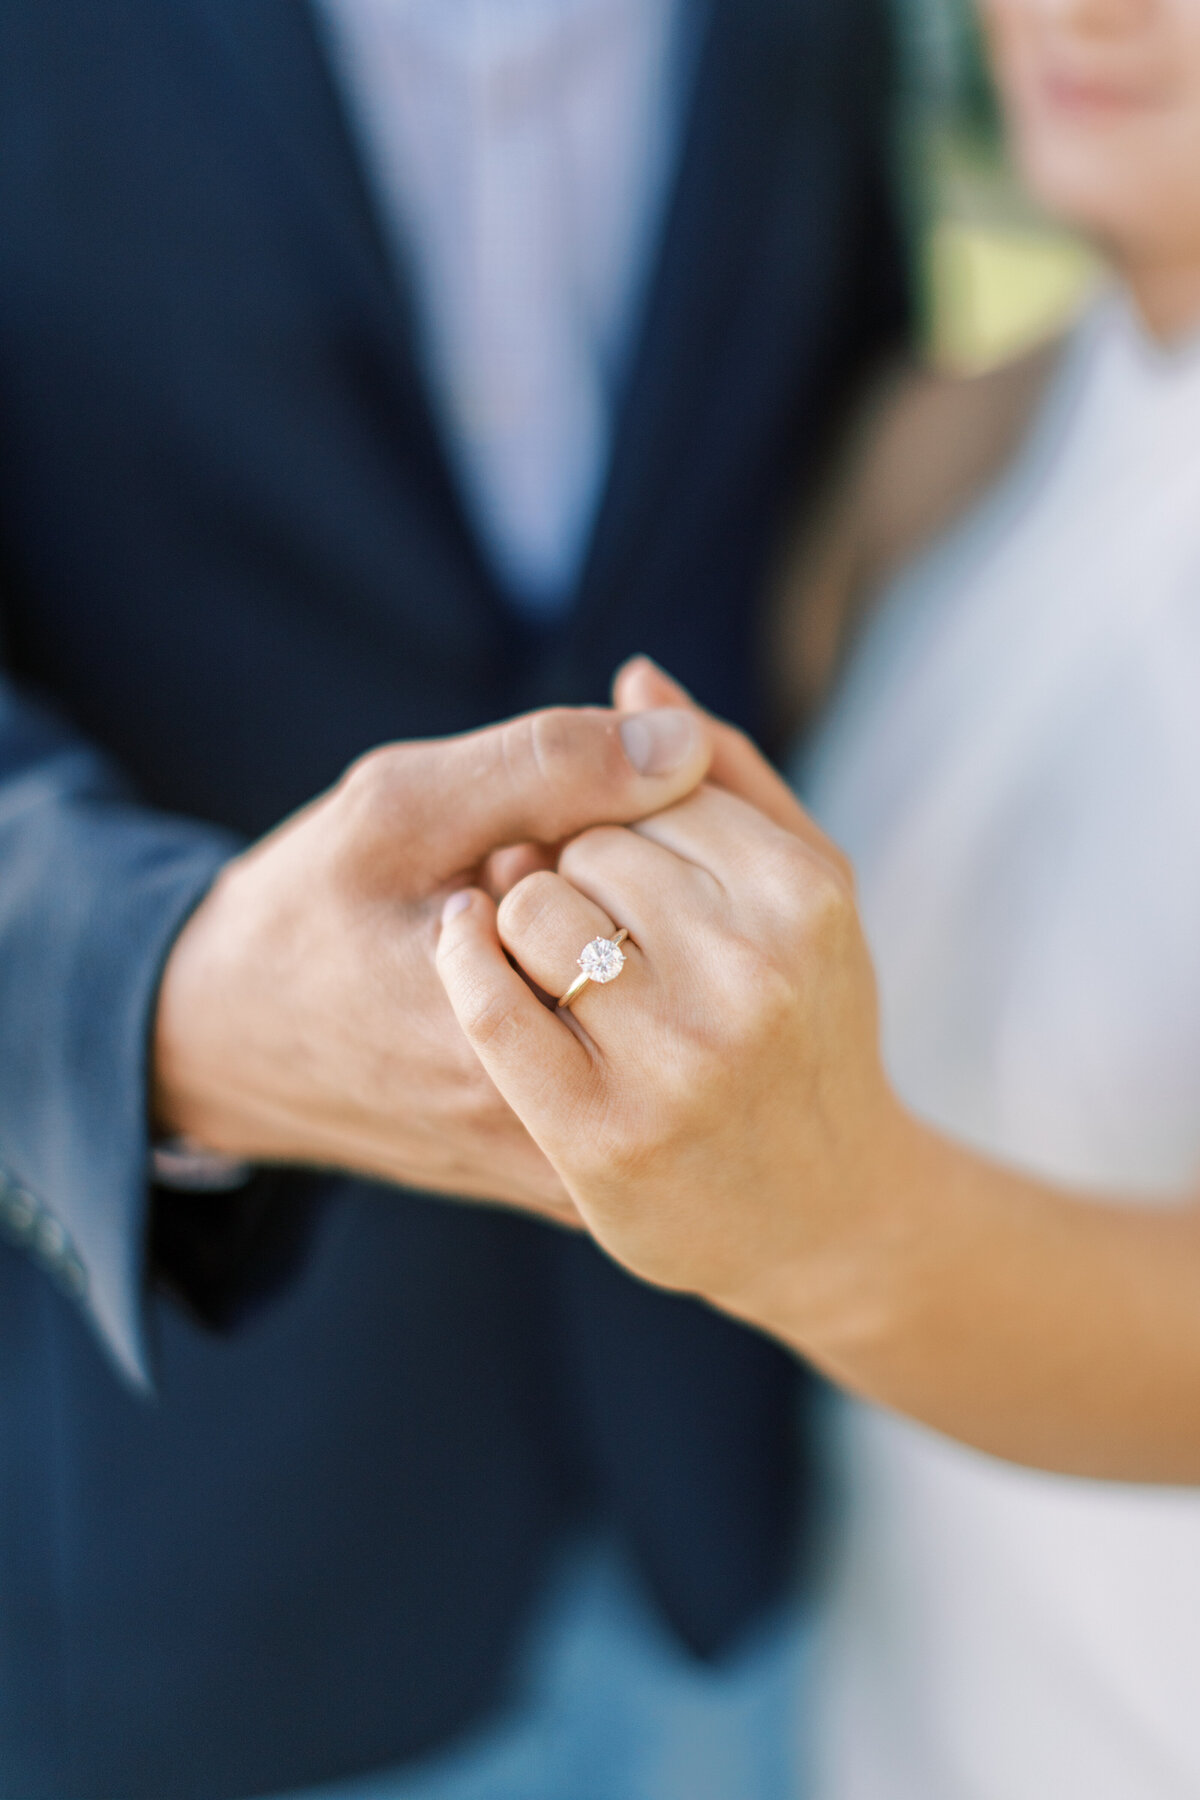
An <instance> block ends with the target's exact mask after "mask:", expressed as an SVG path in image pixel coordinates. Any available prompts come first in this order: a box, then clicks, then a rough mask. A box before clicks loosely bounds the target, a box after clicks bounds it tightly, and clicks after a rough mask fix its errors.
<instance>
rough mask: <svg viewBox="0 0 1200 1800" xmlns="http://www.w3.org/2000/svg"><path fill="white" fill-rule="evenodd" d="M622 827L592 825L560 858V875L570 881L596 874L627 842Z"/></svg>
mask: <svg viewBox="0 0 1200 1800" xmlns="http://www.w3.org/2000/svg"><path fill="white" fill-rule="evenodd" d="M626 836H627V834H626V832H625V830H624V828H623V827H622V826H620V825H592V826H590V827H589V828H588V830H587V831H581V832H580V833H579V835H578V837H574V838H572V839H571V841H570V843H569V844H567V845H566V846H565V847H564V848H563V851H562V853H561V855H560V856H559V859H558V868H559V873H560V874H561V875H564V876H565V877H566V879H567V880H568V881H571V880H574V879H575V877H577V876H578V877H583V876H586V875H587V874H588V873H589V872H594V871H595V870H596V869H597V868H598V867H599V866H601V865H602V864H603V863H604V862H605V861H606V860H607V859H608V858H609V856H610V855H611V853H612V852H613V851H614V850H618V849H620V847H621V846H622V844H623V843H624V842H625V841H626Z"/></svg>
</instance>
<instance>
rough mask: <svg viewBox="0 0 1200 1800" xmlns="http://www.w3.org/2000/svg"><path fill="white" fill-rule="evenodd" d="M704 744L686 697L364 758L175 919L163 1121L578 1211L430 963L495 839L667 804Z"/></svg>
mask: <svg viewBox="0 0 1200 1800" xmlns="http://www.w3.org/2000/svg"><path fill="white" fill-rule="evenodd" d="M708 755H709V751H708V746H707V742H706V739H705V735H704V733H703V731H702V728H701V726H700V724H699V722H698V721H697V720H696V719H695V718H694V717H693V716H691V715H689V714H688V713H686V712H684V711H680V710H670V709H668V710H666V711H661V710H655V709H651V710H649V711H648V712H646V713H644V714H642V715H641V716H637V717H632V718H626V719H624V720H622V719H620V718H619V717H618V716H617V715H616V714H614V713H611V712H606V711H602V710H599V709H595V710H591V711H579V712H577V711H567V710H557V711H551V712H544V713H539V714H533V715H530V716H528V717H526V718H522V719H516V720H513V721H511V722H510V723H508V724H506V725H500V726H496V727H494V728H493V729H491V730H487V731H480V732H475V733H472V734H471V735H469V736H466V737H461V738H454V739H448V740H443V741H441V742H426V743H416V744H400V745H393V746H389V747H386V748H384V749H381V750H376V751H373V752H372V753H371V754H370V755H368V756H366V757H364V758H363V759H362V760H361V761H360V762H358V763H356V764H355V765H354V767H353V768H351V770H350V771H349V772H348V774H347V775H346V776H345V777H344V778H343V779H342V780H341V781H340V782H339V783H338V784H337V786H336V787H335V788H333V789H332V790H331V792H329V793H328V794H326V795H324V796H322V797H321V798H320V799H318V800H316V801H314V802H313V803H312V804H311V805H310V806H308V807H306V808H305V809H304V810H303V811H302V812H300V813H298V814H297V815H296V816H295V817H294V818H292V819H290V820H288V821H287V822H286V823H285V824H284V825H282V826H280V827H279V829H278V830H277V831H275V832H273V833H272V834H271V835H270V836H269V837H267V838H265V839H264V840H263V841H262V842H261V843H259V844H257V845H255V846H254V847H253V848H252V849H250V850H249V851H248V852H247V853H246V854H245V855H243V856H240V857H238V858H236V859H235V860H234V861H233V862H232V863H230V864H229V865H228V866H227V868H226V869H225V870H224V872H223V873H222V875H221V877H220V878H219V880H218V881H217V883H216V885H215V886H214V888H213V889H212V891H211V892H210V893H209V895H208V896H207V898H206V899H205V900H204V901H203V903H202V904H201V906H200V907H199V908H198V909H197V911H196V913H195V914H194V915H193V917H192V918H191V920H190V921H189V923H188V924H187V925H186V926H185V928H184V930H183V932H182V934H181V936H180V937H179V939H178V941H177V943H176V945H175V947H174V950H173V952H172V954H171V957H170V958H169V960H168V963H167V967H166V970H165V972H164V976H163V981H162V985H161V989H160V995H159V1005H158V1014H157V1021H156V1028H155V1042H154V1102H155V1111H156V1115H157V1122H158V1125H159V1127H160V1128H162V1129H164V1130H167V1131H173V1132H182V1133H184V1134H186V1135H187V1136H189V1137H191V1138H194V1139H195V1140H196V1141H197V1142H198V1143H200V1144H203V1145H205V1146H207V1147H208V1148H210V1149H214V1150H220V1151H224V1152H226V1153H228V1154H229V1155H232V1156H236V1157H239V1158H243V1159H245V1160H247V1161H263V1162H284V1163H304V1164H315V1165H318V1166H326V1167H334V1168H339V1169H349V1170H352V1171H355V1172H357V1173H362V1174H366V1175H370V1176H376V1177H379V1178H381V1179H383V1180H387V1181H392V1182H399V1183H403V1184H405V1185H408V1186H412V1187H420V1188H426V1189H436V1190H438V1191H441V1192H445V1193H449V1194H455V1195H469V1196H477V1197H481V1198H487V1199H493V1200H500V1201H505V1202H509V1203H512V1204H515V1205H519V1206H521V1207H523V1208H525V1209H526V1210H529V1211H532V1212H540V1213H544V1214H546V1215H549V1216H552V1217H556V1218H560V1219H565V1220H568V1221H573V1220H574V1213H573V1209H572V1207H571V1203H570V1201H569V1199H568V1198H567V1195H566V1194H565V1192H564V1190H563V1188H562V1184H561V1181H560V1179H559V1176H558V1175H557V1173H556V1172H555V1171H554V1169H553V1168H552V1167H551V1166H550V1164H549V1163H548V1162H547V1161H546V1159H545V1157H544V1156H543V1155H542V1153H541V1151H540V1150H539V1149H538V1148H537V1146H536V1145H535V1144H534V1142H533V1141H532V1140H531V1139H530V1137H529V1135H528V1134H527V1132H526V1131H525V1129H524V1127H523V1125H522V1124H521V1122H520V1120H519V1119H518V1117H517V1116H516V1114H515V1113H514V1112H513V1111H512V1110H511V1108H510V1107H509V1105H508V1104H507V1103H506V1101H505V1100H504V1099H502V1098H501V1096H500V1094H499V1093H498V1092H497V1091H496V1089H495V1088H494V1087H493V1085H492V1083H491V1081H490V1080H489V1079H488V1077H487V1075H486V1074H485V1073H484V1071H483V1069H482V1068H481V1066H480V1064H479V1061H478V1060H477V1058H476V1056H475V1055H474V1052H473V1051H472V1050H471V1048H470V1047H469V1045H468V1044H467V1043H466V1042H465V1041H464V1039H463V1037H462V1034H461V1032H460V1031H459V1030H458V1027H457V1025H456V1024H455V1020H454V1015H453V1013H452V1012H451V1009H450V1006H449V1004H448V1002H447V1000H446V996H445V993H444V991H443V988H442V985H441V983H440V982H439V980H438V978H437V974H436V972H435V968H434V951H435V946H436V942H437V935H438V923H437V921H438V916H439V914H440V912H441V907H442V902H443V900H444V899H445V897H446V895H447V893H449V892H451V891H452V890H453V889H455V888H459V887H462V886H463V884H464V883H466V882H470V881H476V880H483V879H487V873H486V870H487V860H488V859H489V857H491V855H492V853H493V852H495V851H497V849H499V848H501V847H503V846H511V845H518V844H523V845H525V846H526V847H525V848H524V849H523V850H521V851H519V852H509V853H507V856H506V858H501V859H500V860H501V861H505V860H506V861H507V863H508V866H509V868H510V870H511V869H513V868H515V867H516V866H517V864H518V863H519V864H520V865H521V866H523V867H530V866H534V865H536V863H537V862H538V861H539V860H546V856H545V853H542V852H539V851H538V849H537V847H536V846H537V845H548V846H554V845H556V844H557V843H559V842H560V841H561V840H562V839H564V838H566V837H568V836H571V835H573V834H575V833H577V832H579V831H581V830H584V829H585V828H587V827H588V826H590V825H595V824H598V823H600V822H601V821H605V820H629V819H636V818H639V817H641V816H643V815H644V814H646V813H651V812H655V811H657V810H658V809H659V808H661V807H663V806H669V805H670V804H671V802H672V801H674V800H677V799H679V798H680V797H681V796H682V795H684V794H686V793H688V792H690V791H691V789H692V788H694V787H695V785H696V783H697V782H698V781H699V780H700V779H701V778H702V776H703V775H704V772H705V770H706V768H707V764H708ZM506 966H507V965H506ZM510 973H511V971H510ZM514 979H515V977H514Z"/></svg>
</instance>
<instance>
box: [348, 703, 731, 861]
mask: <svg viewBox="0 0 1200 1800" xmlns="http://www.w3.org/2000/svg"><path fill="white" fill-rule="evenodd" d="M709 755H710V747H709V743H708V740H707V737H706V735H705V732H704V729H703V727H702V725H701V723H700V721H699V720H698V718H697V716H696V715H695V713H693V712H691V711H689V710H687V709H684V708H680V707H669V708H666V709H662V708H652V709H651V710H650V711H648V712H645V713H635V714H630V715H621V714H618V713H615V712H609V711H606V710H604V709H602V708H600V707H589V708H573V707H555V708H552V709H550V710H547V711H544V712H538V713H528V714H526V715H525V716H524V717H523V718H519V719H511V720H509V721H508V722H507V723H506V724H503V725H493V726H490V727H489V728H488V729H487V730H485V731H477V732H472V733H470V734H469V735H467V736H465V737H458V738H442V739H439V740H432V741H430V742H427V743H418V744H399V745H394V746H389V747H385V748H384V749H382V750H378V751H375V752H373V753H372V754H371V755H370V756H369V757H367V758H365V759H364V760H363V762H362V763H361V764H359V765H357V767H356V771H355V772H353V773H352V775H351V777H350V780H351V782H354V781H355V780H357V781H358V783H359V785H360V786H361V785H362V784H363V783H365V784H366V789H367V791H366V795H365V798H366V800H367V803H368V808H369V812H370V817H371V819H372V820H373V821H374V824H375V828H376V829H375V836H376V837H377V838H379V839H383V840H385V841H387V840H392V841H394V840H395V839H397V838H398V837H403V838H404V839H405V840H406V841H407V842H408V843H410V844H411V842H412V840H413V838H414V837H416V838H417V839H418V840H419V841H420V842H422V844H423V845H424V846H425V847H426V851H427V852H428V849H429V847H430V846H433V847H435V850H436V855H437V857H438V859H439V861H440V863H441V868H440V871H439V873H440V875H441V877H442V878H443V879H451V878H452V877H453V876H454V875H455V874H459V873H462V872H464V871H467V870H472V869H474V868H475V867H476V866H477V865H478V863H479V862H480V861H481V860H482V858H484V857H485V856H487V855H488V854H489V853H490V852H491V851H492V850H495V849H497V848H499V847H500V846H502V845H505V844H519V843H524V842H527V841H532V842H536V843H543V844H556V843H559V842H560V841H562V840H563V839H564V838H568V837H573V836H574V835H575V834H576V833H577V832H579V831H585V830H586V829H587V828H588V826H590V825H600V824H625V823H627V822H629V821H631V820H633V819H641V818H645V817H646V815H647V814H649V813H652V812H658V811H659V810H660V809H661V808H662V807H664V806H670V805H672V804H673V803H674V802H675V801H676V800H678V799H680V798H681V797H682V796H683V795H684V794H688V793H690V792H691V791H692V789H693V788H694V787H695V786H696V785H697V783H698V782H700V781H701V780H702V779H703V777H704V774H705V772H706V770H707V768H708V759H709Z"/></svg>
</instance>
